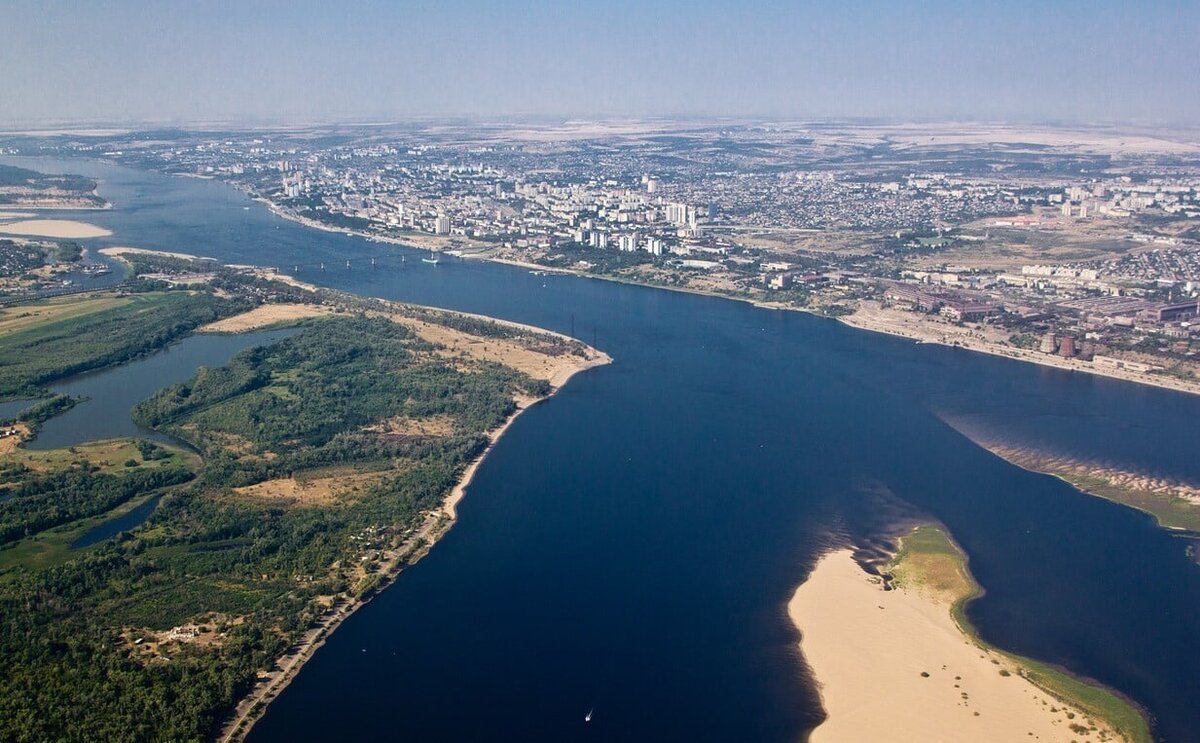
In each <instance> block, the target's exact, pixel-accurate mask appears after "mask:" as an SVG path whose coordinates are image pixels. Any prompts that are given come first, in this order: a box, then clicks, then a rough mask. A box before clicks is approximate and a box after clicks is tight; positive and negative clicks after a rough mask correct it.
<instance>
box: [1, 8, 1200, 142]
mask: <svg viewBox="0 0 1200 743" xmlns="http://www.w3.org/2000/svg"><path fill="white" fill-rule="evenodd" d="M7 15H8V16H9V18H10V19H11V20H12V25H11V28H12V29H13V30H14V31H19V33H11V32H10V34H9V36H10V38H8V39H6V40H5V41H6V43H5V44H4V48H3V50H2V51H0V64H3V66H4V68H5V69H6V70H8V71H10V74H8V75H6V76H4V79H3V80H2V81H0V96H3V98H4V99H5V100H8V101H11V102H13V103H16V104H19V105H12V106H9V107H6V111H5V115H4V116H0V125H4V126H20V125H24V124H34V123H42V122H83V121H105V122H113V123H132V122H147V121H154V122H196V121H243V122H251V121H284V120H289V121H337V120H363V119H371V118H381V119H387V118H393V119H394V118H404V117H416V116H433V117H440V116H462V115H470V116H477V117H522V116H567V117H660V116H712V117H728V116H745V117H763V118H771V117H781V118H783V117H793V118H842V117H845V118H888V119H909V120H933V119H956V120H975V121H993V120H1009V121H1061V122H1073V123H1087V122H1095V123H1109V122H1137V123H1145V124H1186V123H1191V122H1193V121H1194V120H1195V119H1196V116H1197V115H1198V114H1200V89H1198V86H1197V83H1196V82H1195V81H1196V80H1197V79H1200V58H1197V57H1196V56H1195V55H1194V54H1192V53H1190V50H1191V48H1192V44H1191V41H1190V40H1191V39H1194V38H1195V37H1196V35H1197V33H1198V32H1200V12H1197V10H1196V8H1195V6H1194V5H1191V4H1187V3H1171V4H1164V5H1160V6H1156V8H1155V9H1154V11H1147V10H1145V9H1143V8H1140V7H1137V6H1134V5H1132V4H1125V3H1090V4H1083V3H1060V4H1056V5H1055V6H1053V7H1043V6H1041V5H1036V4H1033V3H1015V4H1006V5H1004V6H1003V7H1000V6H995V5H987V6H984V7H975V6H972V7H970V8H960V7H956V6H954V5H952V4H950V3H943V2H934V3H925V4H922V5H920V6H919V7H917V6H909V7H903V8H902V7H895V6H892V5H890V4H885V3H879V2H858V3H850V4H839V5H836V6H833V5H831V6H824V5H818V4H813V3H809V4H803V5H802V6H799V7H792V8H781V7H775V6H773V5H772V4H770V3H763V2H749V3H742V4H737V5H735V4H732V3H728V2H724V1H721V0H717V1H710V2H701V3H691V4H682V3H675V2H653V3H647V4H633V3H623V2H621V3H615V4H608V5H605V6H604V7H603V8H599V7H583V8H579V7H573V6H568V5H563V4H553V3H517V4H503V5H501V4H495V3H485V2H478V1H476V0H458V1H456V2H449V3H440V4H437V3H402V4H397V3H356V4H354V5H353V6H352V8H351V9H349V10H346V9H336V10H335V9H329V8H325V7H321V6H318V5H316V4H309V3H299V4H286V5H285V4H279V3H256V4H253V5H250V6H247V7H242V6H238V5H234V4H229V3H224V2H205V3H197V4H193V5H190V6H188V7H186V8H176V7H171V8H163V7H158V6H155V5H152V4H145V3H139V2H110V3H106V4H103V5H93V6H87V7H67V6H61V5H59V6H49V7H44V6H41V5H39V4H35V3H25V2H17V3H13V4H11V7H10V8H9V9H8V11H7Z"/></svg>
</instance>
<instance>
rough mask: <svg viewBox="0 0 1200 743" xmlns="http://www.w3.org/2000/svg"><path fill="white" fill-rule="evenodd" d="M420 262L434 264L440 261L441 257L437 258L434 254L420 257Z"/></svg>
mask: <svg viewBox="0 0 1200 743" xmlns="http://www.w3.org/2000/svg"><path fill="white" fill-rule="evenodd" d="M421 262H422V263H432V264H433V265H435V266H436V265H437V264H439V263H441V259H440V258H438V257H437V256H436V255H431V256H429V257H428V258H422V259H421Z"/></svg>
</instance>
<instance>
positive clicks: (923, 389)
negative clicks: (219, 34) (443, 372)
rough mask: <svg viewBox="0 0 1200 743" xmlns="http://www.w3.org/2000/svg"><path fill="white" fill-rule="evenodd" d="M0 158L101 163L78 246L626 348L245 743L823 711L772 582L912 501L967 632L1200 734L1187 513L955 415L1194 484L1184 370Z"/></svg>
mask: <svg viewBox="0 0 1200 743" xmlns="http://www.w3.org/2000/svg"><path fill="white" fill-rule="evenodd" d="M3 161H5V162H12V163H13V164H18V165H23V166H26V167H33V168H36V169H39V170H43V171H49V172H74V173H83V174H85V175H90V176H93V177H97V178H99V179H100V181H101V187H100V192H101V194H102V195H104V196H105V197H106V198H108V199H109V200H110V201H111V202H113V204H114V205H115V206H116V208H114V209H113V210H111V211H105V212H93V213H87V214H86V215H84V214H81V215H79V217H80V218H85V219H86V221H91V222H94V223H97V224H100V225H102V226H104V227H106V228H108V229H110V230H112V231H113V232H114V233H115V234H114V236H113V237H111V238H102V239H97V240H91V241H87V242H88V245H89V246H93V245H94V246H103V245H113V244H122V245H134V246H138V247H150V248H158V249H162V250H170V251H182V252H189V253H196V254H201V255H209V256H213V257H215V258H218V259H220V260H223V261H227V262H235V263H259V264H264V265H278V266H281V267H283V268H285V269H286V270H288V271H292V270H296V271H297V273H298V275H299V277H300V278H301V279H304V280H307V281H311V282H313V283H318V284H323V285H327V286H331V287H334V288H338V289H343V290H348V291H353V292H358V293H361V294H368V295H374V296H382V297H387V298H391V299H399V300H406V301H413V302H420V303H424V304H431V305H435V306H441V307H447V308H452V309H459V310H466V311H470V312H479V313H483V314H488V315H493V316H497V317H502V318H506V319H511V320H516V321H520V322H525V323H531V324H534V325H539V326H542V327H546V328H550V329H554V330H558V331H561V332H570V331H571V330H572V329H573V330H574V333H575V335H576V336H578V337H580V338H581V339H583V340H585V341H587V342H593V341H594V342H595V343H596V345H598V346H599V347H600V348H602V349H603V350H605V351H607V352H608V353H610V354H611V355H612V356H613V357H614V359H615V363H613V364H612V365H610V366H607V367H603V368H599V369H595V370H592V371H589V372H587V373H586V374H583V375H581V376H579V377H577V378H576V379H575V380H573V381H572V382H571V383H570V384H569V385H568V386H567V387H566V388H565V389H564V390H563V391H562V392H561V393H560V394H559V395H557V396H556V397H555V398H553V399H552V400H551V401H549V402H548V403H546V404H543V405H539V406H535V407H534V408H533V409H531V410H530V411H528V412H527V413H526V414H525V415H523V416H522V417H521V418H520V419H519V420H518V421H517V422H516V424H515V425H514V426H513V427H512V428H511V429H510V432H509V433H508V434H506V435H505V436H504V437H503V439H502V440H501V441H500V443H499V445H498V446H497V447H496V448H495V450H494V452H493V453H492V455H491V456H490V457H489V458H488V460H487V463H486V464H485V465H484V466H483V467H482V468H480V470H479V473H478V475H477V477H476V479H475V482H474V483H473V484H472V486H471V488H470V490H469V493H468V497H467V498H466V499H465V500H464V501H463V503H462V504H461V505H460V507H459V522H458V524H457V525H456V526H455V527H454V529H453V530H452V531H451V532H450V533H449V534H448V535H447V536H446V537H445V538H444V539H443V540H442V541H441V542H440V543H439V544H438V545H437V547H436V548H435V549H434V550H433V551H432V553H431V554H430V555H429V556H428V557H427V558H425V559H424V560H422V561H421V562H420V563H418V564H417V565H416V566H415V567H414V568H413V569H411V570H408V571H405V573H404V574H403V575H401V576H400V578H399V579H398V580H397V582H396V583H395V584H394V585H393V586H392V587H390V588H389V589H388V590H386V591H385V592H384V593H383V594H382V595H381V596H380V597H379V598H378V599H376V600H375V601H373V602H372V603H371V604H369V605H368V606H367V607H365V608H364V609H362V610H361V611H359V612H358V613H357V614H355V615H354V616H353V617H351V618H350V619H349V620H348V621H347V622H346V623H345V624H344V625H342V627H341V628H340V629H339V630H338V631H337V632H336V633H335V634H334V635H333V637H332V638H330V640H329V641H328V643H327V644H326V645H325V646H324V647H323V648H322V649H321V650H320V651H318V652H317V654H316V655H315V657H314V658H313V660H312V661H310V663H309V664H308V665H307V666H305V668H304V670H303V671H302V672H301V673H300V674H299V676H298V678H297V679H296V680H295V681H294V682H293V683H292V684H291V686H289V687H288V689H287V690H286V691H285V692H284V693H283V694H282V695H281V696H280V697H279V699H278V700H277V701H276V702H274V703H273V704H272V706H271V707H270V709H269V711H268V713H267V715H266V716H265V717H264V718H263V720H262V721H261V722H260V723H259V725H258V726H257V727H256V728H255V730H254V732H253V734H252V735H251V739H252V740H254V741H276V740H278V741H284V740H295V739H298V738H304V739H309V738H343V737H352V738H354V739H367V740H374V739H394V738H411V739H418V740H531V741H532V740H546V741H562V740H596V739H604V740H642V739H664V740H683V739H686V740H762V741H774V740H795V739H796V738H798V737H802V736H803V735H804V733H805V731H806V730H808V729H811V728H812V727H813V726H814V725H815V724H817V723H818V722H819V720H820V716H821V712H820V706H819V703H818V697H817V694H816V692H815V690H814V689H813V686H812V684H811V682H810V681H809V679H808V677H807V674H806V671H805V667H804V664H803V660H802V659H801V657H800V656H799V654H798V652H797V650H796V642H797V636H796V633H795V631H794V629H793V628H792V627H791V625H790V623H789V622H788V620H787V617H786V614H785V603H786V601H787V599H788V597H789V596H790V595H791V593H792V591H793V590H794V588H795V587H796V585H798V584H799V583H800V582H801V581H802V580H803V579H804V577H805V576H806V575H807V573H808V571H809V570H810V569H811V567H812V565H813V564H814V563H815V561H816V559H817V558H818V557H819V556H820V555H821V554H822V553H823V552H824V551H826V550H827V549H829V548H830V547H832V546H835V545H844V544H854V545H871V544H875V543H877V542H878V540H879V538H880V537H881V536H882V535H886V534H889V533H891V532H892V530H893V529H894V528H895V526H896V524H897V523H901V522H904V521H906V520H907V519H911V518H913V517H919V516H932V517H934V518H937V519H939V520H941V521H942V522H943V523H945V524H946V525H947V526H948V527H949V528H950V530H951V532H952V533H953V534H954V536H955V538H956V539H957V540H958V542H959V543H960V544H961V545H962V546H963V548H964V549H965V550H966V552H967V554H968V555H969V557H970V561H971V569H972V571H973V572H974V574H975V575H976V576H977V578H978V579H979V581H980V582H981V583H982V585H983V586H984V587H985V588H986V590H987V594H986V596H984V597H983V598H982V599H980V600H978V601H976V602H974V603H973V604H972V605H971V607H970V609H969V614H970V616H971V619H972V621H974V622H975V623H976V624H977V625H978V626H979V627H980V630H981V632H982V634H983V635H984V637H986V638H987V639H988V640H990V641H992V642H994V643H996V644H998V645H1000V646H1002V647H1004V648H1006V649H1009V650H1013V651H1015V652H1019V653H1023V654H1026V655H1030V656H1033V657H1035V658H1039V659H1043V660H1046V661H1050V662H1054V663H1059V664H1062V665H1064V666H1066V667H1068V668H1070V669H1071V670H1073V671H1075V672H1077V673H1080V674H1084V675H1087V676H1091V677H1094V678H1096V679H1099V680H1101V681H1104V682H1105V683H1108V684H1110V685H1111V686H1113V687H1115V688H1117V689H1119V690H1121V691H1122V692H1124V693H1126V694H1128V695H1129V696H1131V697H1132V698H1134V699H1135V700H1137V701H1138V702H1139V703H1141V704H1142V705H1144V706H1145V707H1146V708H1147V709H1148V710H1150V711H1151V712H1152V713H1153V714H1154V716H1155V719H1156V725H1157V727H1156V730H1157V732H1158V734H1159V735H1160V736H1161V737H1162V738H1163V739H1165V740H1172V741H1187V740H1192V739H1194V736H1195V731H1196V730H1200V704H1197V701H1198V700H1197V697H1196V693H1195V669H1196V668H1198V667H1200V568H1197V566H1196V565H1194V564H1193V563H1192V562H1191V561H1190V560H1189V558H1188V556H1187V550H1186V548H1187V546H1188V542H1187V540H1185V539H1184V538H1182V537H1180V536H1177V535H1172V534H1170V533H1168V532H1167V531H1165V530H1163V529H1160V528H1158V527H1157V526H1155V524H1154V523H1153V521H1152V520H1151V519H1150V518H1149V517H1147V516H1144V515H1142V514H1140V513H1137V512H1135V511H1132V510H1130V509H1127V508H1124V507H1121V506H1118V505H1115V504H1112V503H1108V502H1106V501H1103V500H1101V499H1098V498H1094V497H1091V496H1087V495H1084V494H1082V493H1079V492H1078V491H1076V490H1074V489H1073V488H1071V487H1069V486H1068V485H1066V484H1064V483H1062V482H1060V481H1058V480H1056V479H1054V478H1050V477H1046V476H1041V475H1036V474H1032V473H1029V472H1026V471H1024V470H1021V469H1019V468H1017V467H1015V466H1012V465H1009V464H1008V463H1006V462H1004V461H1003V460H1001V459H999V458H997V457H995V456H993V455H992V454H990V453H988V452H987V451H985V450H984V449H982V448H980V447H979V446H977V445H976V444H974V443H973V442H971V441H970V440H968V439H967V438H965V437H964V436H963V435H962V434H960V433H959V432H958V431H957V430H956V429H955V428H953V427H951V425H949V424H948V423H947V421H951V422H959V423H961V422H962V421H968V422H969V423H970V427H971V428H972V429H974V430H981V431H986V433H987V435H988V437H989V438H990V439H992V440H995V441H999V442H1003V443H1006V444H1011V445H1014V446H1039V447H1043V448H1045V449H1047V450H1052V451H1054V452H1057V453H1070V454H1071V455H1073V456H1078V457H1081V458H1087V459H1094V460H1097V461H1105V462H1108V463H1112V464H1119V465H1120V466H1121V467H1122V468H1124V469H1129V470H1132V471H1141V472H1147V473H1154V474H1157V475H1160V476H1162V475H1166V476H1171V477H1175V478H1179V479H1184V480H1189V481H1193V482H1200V458H1197V457H1196V456H1195V445H1194V444H1193V443H1192V438H1193V437H1192V435H1191V433H1190V432H1191V429H1192V428H1193V425H1194V421H1196V420H1197V416H1198V415H1200V398H1198V397H1190V396H1186V395H1183V394H1180V393H1174V392H1169V391H1165V390H1158V389H1152V388H1146V387H1140V386H1136V385H1131V384H1126V383H1121V382H1117V381H1114V380H1107V379H1102V378H1095V377H1090V376H1087V375H1082V374H1075V373H1071V372H1066V371H1061V370H1054V369H1047V368H1040V367H1036V366H1032V365H1028V364H1022V363H1019V362H1015V361H1010V360H1006V359H1000V358H994V357H987V356H982V355H977V354H971V353H969V352H966V351H962V350H959V349H951V348H944V347H939V346H932V345H920V346H918V345H914V344H913V343H912V342H911V341H907V340H904V339H898V338H892V337H887V336H881V335H875V334H871V333H866V332H861V331H857V330H853V329H850V328H847V327H845V326H843V325H841V324H839V323H836V322H833V321H829V320H824V319H820V318H815V317H810V316H807V315H803V314H799V313H789V312H779V311H771V310H765V309H760V308H755V307H751V306H749V305H746V304H743V303H738V302H732V301H726V300H720V299H714V298H708V297H700V296H693V295H686V294H679V293H672V292H667V291H659V290H654V289H645V288H640V287H631V286H624V285H620V284H615V283H610V282H603V281H597V280H590V279H583V278H578V277H572V276H533V275H531V274H530V273H528V272H527V271H525V270H522V269H518V268H514V267H509V266H501V265H495V264H488V263H481V262H471V261H454V260H444V261H443V262H442V264H441V265H439V266H436V267H434V266H430V265H428V264H423V263H421V262H420V261H419V256H420V254H419V253H415V252H411V251H405V250H402V249H398V248H395V247H393V246H387V245H382V244H379V243H373V242H370V241H367V240H363V239H359V238H356V237H349V236H346V235H342V234H337V233H327V232H321V231H317V230H312V229H309V228H305V227H301V226H299V225H296V224H293V223H290V222H287V221H285V220H283V219H280V218H278V217H276V216H274V215H272V214H271V213H270V212H269V211H267V210H266V209H264V208H262V207H261V206H259V205H257V204H254V203H253V202H251V201H249V200H248V199H247V198H246V197H245V196H244V195H242V194H239V193H237V192H236V191H234V190H232V189H230V188H228V187H226V186H224V185H222V184H219V183H216V182H211V181H202V180H197V179H188V178H177V177H167V176H162V175H157V174H152V173H145V172H141V171H135V170H130V169H127V168H122V167H117V166H112V165H107V164H102V163H95V162H87V161H74V160H72V161H54V160H45V159H37V160H27V159H17V158H4V159H3ZM371 257H375V258H376V259H377V265H376V267H375V268H374V269H372V268H371V267H370V265H369V259H370V258H371ZM402 257H404V258H406V260H404V261H401V258H402ZM347 260H349V261H350V263H351V266H350V268H349V269H347V268H346V267H345V263H346V261H347ZM322 263H324V264H325V269H324V270H321V268H320V266H321V264H322ZM151 391H152V390H146V391H145V392H146V394H149V392H151ZM864 693H867V694H869V693H870V690H864ZM592 709H594V714H593V717H592V721H591V722H590V723H585V722H584V715H585V714H586V713H587V712H588V711H589V710H592Z"/></svg>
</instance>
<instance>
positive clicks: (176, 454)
mask: <svg viewBox="0 0 1200 743" xmlns="http://www.w3.org/2000/svg"><path fill="white" fill-rule="evenodd" d="M160 446H161V445H160ZM161 448H162V450H163V452H165V454H166V456H163V457H161V458H159V459H146V458H145V457H144V456H143V455H142V452H141V451H140V450H139V449H138V447H137V446H136V445H135V444H134V442H133V439H110V440H108V441H91V442H88V443H86V444H80V445H78V446H72V447H70V448H68V449H46V450H34V449H24V448H17V449H15V450H13V451H11V452H8V453H7V454H6V455H4V456H3V457H0V463H17V464H23V465H25V466H26V467H28V468H29V469H31V470H34V471H37V472H53V471H55V470H60V469H64V468H66V467H71V466H74V465H79V464H83V463H86V464H89V465H91V466H93V467H95V468H96V469H95V470H94V471H95V472H96V473H97V474H121V473H123V472H128V471H130V470H131V469H133V468H131V467H127V466H126V464H125V463H126V462H129V461H131V460H132V461H135V462H137V466H138V467H141V468H143V469H159V468H163V467H173V466H175V465H179V464H185V465H188V466H190V467H191V468H192V469H195V468H197V467H199V465H200V458H199V457H198V456H196V455H195V454H192V453H190V452H186V451H184V450H183V449H178V448H174V447H167V446H161Z"/></svg>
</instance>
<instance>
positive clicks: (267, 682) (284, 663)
mask: <svg viewBox="0 0 1200 743" xmlns="http://www.w3.org/2000/svg"><path fill="white" fill-rule="evenodd" d="M414 306H415V305H414ZM442 311H445V312H450V310H442ZM457 314H468V313H457ZM471 316H472V317H479V318H484V316H482V315H471ZM484 319H488V320H492V321H494V322H500V323H503V322H504V321H502V320H494V319H493V318H484ZM511 324H512V325H517V326H519V327H524V328H530V329H534V330H538V332H542V333H552V331H547V330H542V329H540V328H531V327H530V326H524V325H520V324H519V323H511ZM555 335H558V334H555ZM564 337H565V336H564ZM572 340H573V339H572ZM588 349H589V351H591V352H592V353H594V354H595V355H594V356H592V357H591V358H589V359H585V360H581V361H580V363H578V364H575V365H574V366H572V367H571V368H570V369H568V370H564V371H563V372H561V373H560V374H558V375H556V376H555V377H554V378H552V379H550V380H548V381H549V383H550V386H551V389H550V392H549V393H548V394H547V395H545V396H543V397H538V398H530V399H523V400H517V404H516V408H515V409H514V410H513V412H512V413H510V414H509V415H508V417H507V418H505V419H504V421H503V422H502V423H501V424H500V425H499V426H497V427H496V428H494V429H492V430H491V431H489V432H488V434H487V437H488V443H487V445H486V446H485V447H484V449H483V451H482V452H480V453H479V454H478V455H477V456H476V457H475V458H474V459H472V460H471V461H470V462H469V463H468V464H467V466H466V468H465V469H464V470H463V472H462V475H461V476H460V477H459V479H458V482H457V483H455V485H454V487H453V488H451V489H450V491H449V492H448V493H447V494H446V495H445V496H444V497H443V499H442V502H441V505H440V506H439V507H438V508H437V510H431V511H429V512H427V513H426V515H425V521H424V522H423V523H422V524H421V526H420V527H418V528H417V529H416V531H414V532H413V533H412V534H411V535H410V536H409V537H408V538H407V539H405V541H404V542H403V543H402V544H401V545H400V546H399V547H397V548H396V552H395V554H394V556H393V558H392V560H391V561H390V563H389V564H388V566H387V568H386V569H385V570H384V571H383V572H382V573H380V574H379V578H378V580H377V581H376V582H375V583H374V584H373V585H371V586H370V587H369V588H368V589H366V590H365V591H364V592H363V593H362V594H361V595H360V596H358V597H354V598H350V599H349V600H347V601H344V602H342V603H338V604H335V605H334V607H333V608H332V609H331V610H330V611H328V612H326V613H325V614H324V615H322V616H321V617H320V618H318V619H316V620H315V626H314V627H313V628H312V629H310V630H308V631H307V632H306V633H305V634H304V636H303V637H302V638H301V639H300V640H299V641H297V642H296V643H295V644H293V645H292V646H291V648H289V651H288V653H286V654H285V655H284V656H283V657H282V658H281V659H279V660H277V661H276V664H275V667H276V668H278V669H279V670H278V671H271V672H269V674H268V675H267V676H265V677H263V678H261V679H260V680H259V681H258V682H256V683H255V684H254V686H252V687H251V689H250V691H249V692H247V693H246V695H244V696H243V697H242V699H241V700H240V701H239V702H238V704H237V705H236V706H235V708H234V710H233V712H232V713H231V714H230V715H229V717H227V718H226V719H225V720H224V721H222V722H221V723H220V725H219V726H217V727H216V734H215V735H214V738H215V739H216V740H219V741H222V743H236V742H237V741H242V740H245V738H246V736H247V735H249V733H250V731H251V730H252V729H253V727H254V725H255V723H257V722H258V721H259V720H260V719H262V716H263V715H264V714H266V711H267V709H268V707H269V706H270V704H271V702H272V701H274V700H275V698H276V697H278V696H279V694H280V693H282V692H283V691H284V690H285V689H286V688H287V687H288V686H289V685H290V684H291V682H292V681H293V680H294V679H295V678H296V676H297V675H298V674H299V672H300V671H301V669H302V668H303V667H304V665H305V663H307V662H308V661H309V660H310V659H311V658H312V657H313V656H314V655H315V654H316V652H317V651H318V650H319V649H320V648H321V646H323V645H324V644H325V641H326V640H327V639H328V638H329V636H330V635H332V634H333V633H334V632H335V631H336V630H337V628H338V627H339V626H341V624H342V622H344V621H346V620H347V619H348V618H349V617H350V616H351V615H353V614H354V613H355V612H356V611H358V610H359V609H361V608H362V607H363V606H366V605H367V604H369V603H370V602H371V601H372V600H373V599H374V598H375V597H376V596H378V595H379V594H381V593H382V592H383V591H384V590H386V589H387V588H388V587H389V586H391V584H392V583H393V582H394V581H395V580H396V578H397V577H399V575H400V574H401V573H403V572H404V570H405V568H407V567H409V566H411V565H415V564H416V563H417V562H419V561H420V560H421V559H422V558H423V557H425V555H427V554H429V551H430V550H432V549H433V547H434V546H435V545H436V544H437V542H438V540H440V539H441V538H442V537H443V536H444V535H445V534H446V533H447V532H449V531H450V529H452V528H453V527H454V524H455V523H456V522H457V520H458V504H459V503H461V502H462V500H463V498H464V497H466V495H467V491H468V490H469V488H470V486H471V483H472V481H473V480H474V479H475V474H476V473H477V472H478V471H479V468H480V466H482V465H483V463H484V461H485V460H486V459H487V457H488V455H489V454H491V453H492V450H493V449H494V448H495V447H496V444H497V443H498V442H499V441H500V438H501V437H502V436H503V435H504V434H505V433H506V432H507V431H508V429H509V428H510V427H511V426H512V424H513V423H514V422H515V421H516V420H517V418H519V417H520V416H521V414H522V413H524V412H525V411H526V410H529V409H530V408H532V407H533V406H535V405H538V404H540V403H543V402H545V401H547V400H549V399H551V398H552V397H554V396H555V395H557V394H558V393H559V391H560V390H562V388H563V387H564V386H566V384H567V382H569V381H570V380H571V379H572V378H574V377H575V376H576V375H577V374H579V373H581V372H584V371H587V370H588V369H593V368H595V367H598V366H604V365H606V364H610V363H612V357H610V356H609V355H608V354H606V353H604V352H602V351H599V350H598V349H594V348H592V347H591V346H588Z"/></svg>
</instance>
